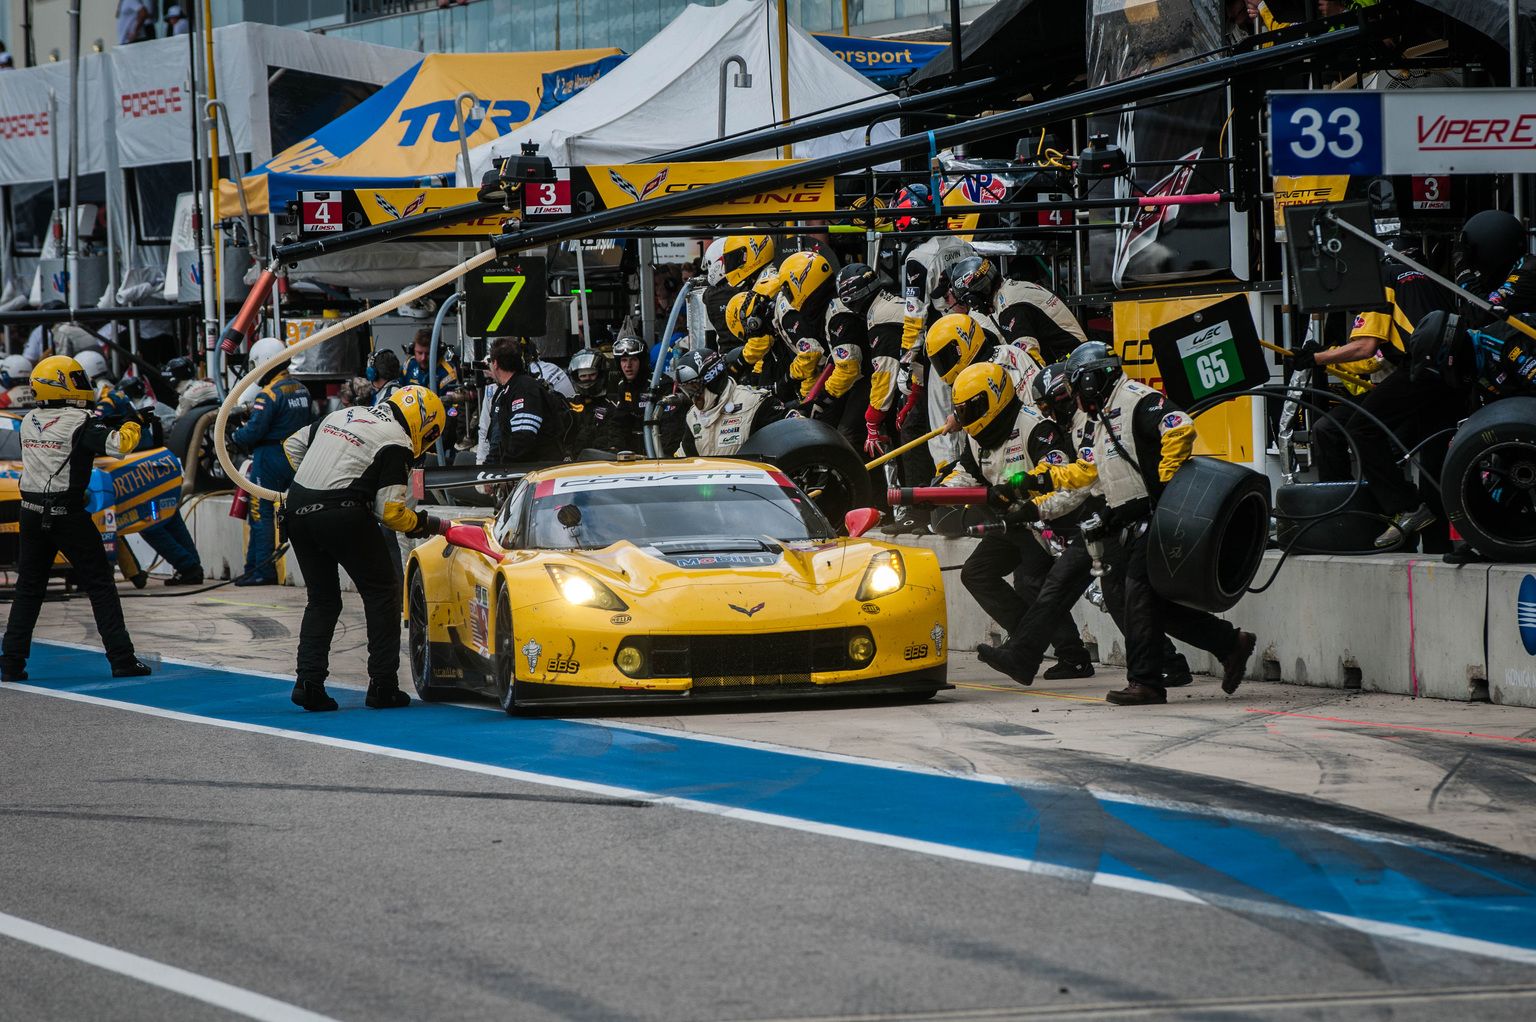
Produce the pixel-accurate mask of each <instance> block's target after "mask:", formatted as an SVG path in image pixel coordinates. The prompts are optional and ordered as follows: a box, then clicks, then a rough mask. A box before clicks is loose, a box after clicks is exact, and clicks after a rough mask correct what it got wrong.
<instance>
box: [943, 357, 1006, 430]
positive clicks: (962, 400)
mask: <svg viewBox="0 0 1536 1022" xmlns="http://www.w3.org/2000/svg"><path fill="white" fill-rule="evenodd" d="M1015 396H1017V395H1016V394H1015V393H1014V390H1013V382H1012V381H1011V380H1010V379H1009V378H1008V372H1007V370H1005V369H1004V368H1003V367H1002V366H1000V365H998V364H997V363H996V362H978V363H977V364H976V365H973V366H971V367H969V368H967V369H965V370H963V371H962V372H961V373H960V375H959V376H958V377H957V378H956V379H955V421H956V422H958V423H960V425H961V427H962V428H963V429H964V430H965V431H966V432H967V433H969V434H971V436H977V435H979V434H980V433H981V431H982V430H984V429H986V428H987V427H988V426H990V425H992V422H993V420H994V419H996V418H997V416H998V414H999V413H1000V412H1002V410H1003V408H1004V407H1005V406H1006V405H1007V404H1008V399H1009V398H1010V397H1015Z"/></svg>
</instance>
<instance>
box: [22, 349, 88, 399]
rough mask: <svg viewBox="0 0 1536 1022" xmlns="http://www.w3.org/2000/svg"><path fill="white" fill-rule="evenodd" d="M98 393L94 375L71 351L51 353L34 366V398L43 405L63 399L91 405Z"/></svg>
mask: <svg viewBox="0 0 1536 1022" xmlns="http://www.w3.org/2000/svg"><path fill="white" fill-rule="evenodd" d="M95 397H96V394H95V391H93V390H92V389H91V378H90V377H89V376H87V375H86V374H85V370H84V369H83V368H81V366H80V363H79V362H76V361H75V360H74V359H72V358H70V357H69V356H68V355H50V356H49V357H48V358H45V359H43V360H42V361H41V362H39V363H38V364H37V365H35V366H33V367H32V399H33V400H34V401H36V402H37V403H38V404H40V405H41V404H52V403H54V402H61V403H65V404H72V405H79V406H80V407H81V408H89V407H90V406H91V403H92V401H94V400H95Z"/></svg>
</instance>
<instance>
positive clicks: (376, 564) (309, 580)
mask: <svg viewBox="0 0 1536 1022" xmlns="http://www.w3.org/2000/svg"><path fill="white" fill-rule="evenodd" d="M447 419H448V416H447V414H446V413H445V412H444V410H443V402H442V399H441V398H439V397H438V396H437V395H436V394H434V393H432V392H431V391H430V390H428V389H427V388H425V387H417V386H411V387H405V388H403V389H402V390H400V391H399V392H398V393H397V394H395V396H394V397H392V398H390V399H389V401H388V402H386V403H385V404H383V405H378V406H376V407H373V408H357V407H352V408H343V409H341V410H340V411H335V412H332V413H331V414H329V415H327V416H325V417H324V418H322V419H320V420H319V421H318V422H316V423H314V424H313V425H311V426H310V427H309V428H308V429H301V430H299V431H298V432H297V433H295V434H293V435H292V436H290V437H289V438H288V439H287V441H285V442H284V444H283V451H284V453H285V454H286V455H287V457H288V462H289V464H290V465H291V466H292V467H293V469H294V477H293V485H292V486H291V487H289V490H288V498H287V502H286V510H285V512H284V523H283V524H284V527H285V528H286V530H287V533H288V540H289V542H290V543H292V544H293V553H294V556H295V557H297V558H298V560H299V567H300V569H301V570H302V571H303V572H304V584H305V585H306V586H307V587H308V594H309V601H308V603H307V604H306V605H305V608H304V621H303V624H301V625H300V627H299V655H298V668H297V679H298V680H297V681H296V682H295V684H294V686H293V701H294V702H295V703H297V704H298V705H299V706H302V707H303V708H304V709H306V710H334V709H336V700H334V699H332V698H331V697H330V695H328V694H327V693H326V691H325V679H326V677H327V675H328V674H329V671H330V649H331V639H332V638H333V636H334V635H335V632H336V621H337V619H338V618H339V617H340V616H341V581H340V578H339V577H338V575H337V569H338V568H345V569H346V571H347V575H348V576H349V577H350V578H351V579H352V582H353V584H354V585H356V586H357V591H358V593H359V594H360V595H361V596H362V598H363V615H364V618H365V620H366V621H367V625H368V695H367V698H366V700H365V702H366V703H367V705H368V706H371V707H373V708H374V709H394V708H397V707H401V706H409V705H410V702H411V697H410V696H408V695H406V694H405V693H404V692H402V691H400V681H399V672H400V585H399V583H398V582H397V581H396V580H395V573H394V569H393V568H392V567H391V564H390V562H391V557H390V553H389V550H388V549H387V548H386V547H385V545H384V544H385V540H384V536H383V535H382V534H381V533H380V532H379V529H378V527H377V525H376V524H375V523H376V522H382V523H383V524H384V525H385V526H387V527H388V528H390V529H393V530H395V531H396V532H403V533H405V534H406V535H408V536H412V537H417V538H420V537H425V536H431V535H434V534H440V533H445V532H446V531H447V528H448V526H449V525H450V524H451V523H450V522H448V521H447V520H446V519H438V518H434V517H432V516H431V515H428V514H418V513H417V512H415V511H412V510H410V509H409V508H407V507H406V483H407V482H408V479H409V475H410V469H411V463H412V462H413V461H414V460H415V459H417V458H420V457H421V456H422V454H424V453H425V452H426V450H427V448H428V447H430V446H431V445H432V443H433V442H434V441H435V440H436V439H437V438H438V437H439V436H441V435H442V432H443V426H444V424H445V423H446V422H447Z"/></svg>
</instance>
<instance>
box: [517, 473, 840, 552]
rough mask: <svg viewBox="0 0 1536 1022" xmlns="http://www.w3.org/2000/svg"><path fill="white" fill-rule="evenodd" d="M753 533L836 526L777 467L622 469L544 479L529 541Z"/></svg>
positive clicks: (819, 532) (807, 535)
mask: <svg viewBox="0 0 1536 1022" xmlns="http://www.w3.org/2000/svg"><path fill="white" fill-rule="evenodd" d="M572 508H574V510H571V509H572ZM578 516H579V518H578ZM572 522H575V524H571V523H572ZM752 536H769V537H772V538H773V539H778V540H784V541H794V540H819V539H830V538H832V536H833V531H832V527H831V526H830V525H829V524H828V523H827V520H826V519H825V518H824V517H822V514H821V512H820V511H819V510H817V508H816V505H814V504H812V503H811V501H810V500H809V499H808V498H807V497H806V496H805V494H803V493H801V492H800V490H799V489H797V488H796V487H795V486H794V484H793V483H791V482H790V481H789V479H788V478H786V477H785V476H783V475H781V474H779V473H777V472H775V473H772V474H769V473H768V472H765V471H763V470H762V469H748V468H742V469H727V470H721V471H716V472H654V473H623V474H614V475H607V476H589V477H584V478H569V477H567V478H563V479H552V480H551V479H546V480H543V481H541V482H540V483H539V484H538V485H537V487H536V489H535V491H534V499H533V517H532V528H531V529H530V536H529V543H528V545H530V546H533V547H538V548H542V549H572V548H584V549H596V548H599V547H605V546H608V545H609V544H612V543H617V542H619V541H620V540H628V541H629V542H631V543H636V544H646V543H655V542H661V541H665V540H677V539H687V540H697V539H706V538H711V537H721V538H725V537H752Z"/></svg>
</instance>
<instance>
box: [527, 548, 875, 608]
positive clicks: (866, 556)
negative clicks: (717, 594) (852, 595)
mask: <svg viewBox="0 0 1536 1022" xmlns="http://www.w3.org/2000/svg"><path fill="white" fill-rule="evenodd" d="M885 548H886V545H885V544H881V543H877V542H874V541H870V540H862V539H851V540H850V539H840V540H826V541H820V542H790V543H777V542H774V543H770V542H768V541H766V540H765V541H763V542H761V543H757V542H756V541H752V542H734V541H725V542H721V543H718V544H712V543H707V542H698V543H663V544H657V545H651V544H638V545H637V544H634V543H628V542H624V543H615V544H614V545H613V546H610V547H605V548H604V549H602V550H584V551H569V552H557V551H550V552H547V553H546V554H545V555H544V557H545V559H546V560H547V561H550V562H553V561H556V560H568V561H569V562H570V563H572V564H575V565H578V566H579V567H582V568H585V569H586V570H588V571H591V572H592V573H593V574H595V575H597V576H598V577H599V578H601V579H602V580H603V581H604V582H606V583H608V584H609V585H612V586H614V587H615V588H618V589H623V590H627V591H629V592H632V593H634V594H636V595H645V594H647V593H654V592H660V591H663V590H668V589H691V588H697V587H700V586H731V587H735V588H738V589H739V588H741V587H742V586H743V585H754V584H764V583H777V584H782V585H788V586H793V587H795V588H799V589H803V590H805V591H807V592H823V591H825V590H826V589H828V588H829V587H831V586H834V585H836V584H838V583H839V582H842V581H843V580H845V579H847V578H849V577H850V576H852V577H854V578H860V577H862V576H863V574H864V569H865V568H866V567H868V565H869V560H870V558H871V557H873V556H874V555H875V554H876V553H877V552H879V551H880V550H882V549H885Z"/></svg>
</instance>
